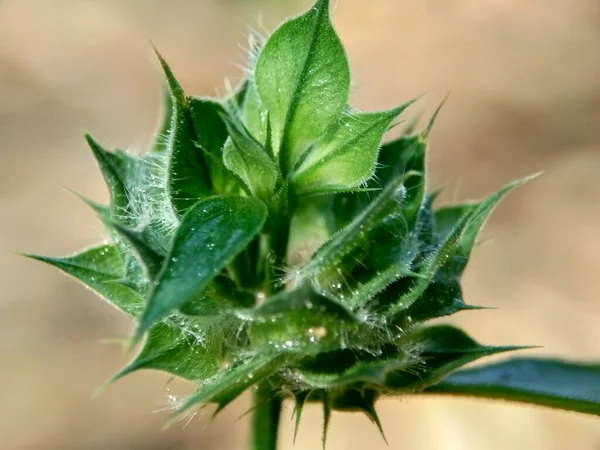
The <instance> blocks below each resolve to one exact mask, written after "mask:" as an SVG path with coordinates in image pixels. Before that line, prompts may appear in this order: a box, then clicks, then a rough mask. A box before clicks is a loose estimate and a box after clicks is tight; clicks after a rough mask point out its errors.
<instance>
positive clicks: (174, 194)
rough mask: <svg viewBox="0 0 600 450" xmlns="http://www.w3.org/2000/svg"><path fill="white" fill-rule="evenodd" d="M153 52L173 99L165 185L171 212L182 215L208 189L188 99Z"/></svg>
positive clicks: (169, 70) (205, 170)
mask: <svg viewBox="0 0 600 450" xmlns="http://www.w3.org/2000/svg"><path fill="white" fill-rule="evenodd" d="M156 54H157V56H158V59H159V60H160V64H161V65H162V68H163V70H164V72H165V76H166V78H167V83H168V85H169V90H170V93H171V97H172V100H173V117H172V125H171V128H170V130H171V132H170V135H169V140H168V143H167V149H168V158H169V166H168V181H167V187H168V192H169V196H170V199H171V204H172V206H173V210H174V212H175V213H176V214H177V215H183V214H184V213H185V211H186V210H187V209H189V208H190V207H191V206H192V205H194V204H195V203H196V202H197V201H198V200H200V199H201V198H204V197H207V196H209V195H210V193H211V192H210V191H211V189H210V184H209V181H208V173H207V169H206V167H205V166H206V164H205V161H204V158H203V156H202V152H201V151H200V150H199V149H198V148H196V145H195V144H194V137H195V136H194V131H193V127H192V123H191V120H190V115H189V111H188V107H189V105H188V98H187V97H186V96H185V93H184V92H183V89H182V88H181V86H180V84H179V82H178V81H177V80H176V79H175V76H174V75H173V72H172V71H171V68H170V67H169V66H168V64H167V63H166V61H165V60H164V59H163V58H162V56H160V54H158V52H157V53H156Z"/></svg>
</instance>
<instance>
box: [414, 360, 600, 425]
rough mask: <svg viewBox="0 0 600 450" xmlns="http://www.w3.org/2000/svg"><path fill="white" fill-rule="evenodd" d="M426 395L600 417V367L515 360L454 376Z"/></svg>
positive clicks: (465, 371)
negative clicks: (494, 400) (543, 407)
mask: <svg viewBox="0 0 600 450" xmlns="http://www.w3.org/2000/svg"><path fill="white" fill-rule="evenodd" d="M424 393H426V394H450V395H464V396H468V397H482V398H491V399H499V400H508V401H516V402H522V403H529V404H533V405H540V406H546V407H550V408H558V409H563V410H568V411H576V412H580V413H585V414H594V415H597V416H600V364H581V363H574V362H565V361H558V360H552V359H542V358H513V359H510V360H507V361H502V362H499V363H495V364H490V365H484V366H480V367H474V368H472V369H466V370H461V371H459V372H456V373H453V374H452V375H450V376H449V377H447V378H445V379H443V380H442V381H441V382H439V383H438V384H436V385H433V386H430V387H429V388H427V389H426V390H425V391H424Z"/></svg>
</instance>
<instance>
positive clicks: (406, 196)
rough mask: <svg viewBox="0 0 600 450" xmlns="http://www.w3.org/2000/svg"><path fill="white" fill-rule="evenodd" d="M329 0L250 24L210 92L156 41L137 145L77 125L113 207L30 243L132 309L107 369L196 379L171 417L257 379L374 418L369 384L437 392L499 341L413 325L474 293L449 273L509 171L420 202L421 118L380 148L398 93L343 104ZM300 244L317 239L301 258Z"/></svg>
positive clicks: (460, 263) (460, 306)
mask: <svg viewBox="0 0 600 450" xmlns="http://www.w3.org/2000/svg"><path fill="white" fill-rule="evenodd" d="M328 9H329V4H328V1H327V0H319V1H318V2H317V3H316V5H315V6H314V7H313V8H312V9H310V10H309V11H308V12H307V13H305V14H304V15H301V16H299V17H297V18H294V19H292V20H289V21H287V22H285V23H284V24H283V25H282V26H280V27H279V28H278V29H277V30H276V31H275V32H274V33H273V34H272V36H271V37H270V38H269V39H268V40H266V41H264V40H260V39H258V38H254V42H253V44H252V47H253V48H252V54H251V58H250V59H251V67H250V69H249V70H248V73H247V76H246V78H245V79H244V81H243V82H242V83H241V85H240V86H239V87H238V88H237V90H236V91H235V92H234V93H232V94H231V95H229V96H228V97H227V98H224V99H212V98H200V97H194V96H190V95H188V94H186V93H185V92H184V91H183V89H182V88H181V86H180V85H179V83H178V82H177V80H176V79H175V77H174V75H173V73H172V72H171V69H170V68H169V66H168V65H167V64H166V62H165V61H164V60H163V59H162V58H161V57H160V56H159V59H160V62H161V64H162V67H163V69H164V72H165V74H166V80H167V83H166V87H167V89H166V91H165V96H164V100H165V104H166V108H165V112H166V114H165V116H164V122H163V124H162V126H161V127H160V130H159V133H158V135H157V138H156V141H155V143H154V145H153V146H152V147H151V148H150V150H149V151H148V152H147V153H146V154H144V155H142V156H133V155H130V154H127V153H124V152H121V151H116V152H109V151H107V150H105V149H104V148H102V147H101V146H100V145H99V144H98V143H96V142H95V141H94V140H93V139H92V138H91V137H90V136H86V138H87V141H88V143H89V145H90V147H91V149H92V152H93V154H94V156H95V157H96V159H97V161H98V164H99V166H100V169H101V171H102V174H103V175H104V178H105V180H106V184H107V185H108V188H109V191H110V206H104V205H99V204H96V203H94V202H92V201H89V200H86V201H87V203H88V204H89V205H90V206H91V207H92V208H93V209H94V210H95V211H96V213H97V214H98V216H99V217H100V218H101V219H102V220H103V221H104V223H105V225H106V228H107V231H108V235H109V240H108V242H107V243H105V244H103V245H100V246H97V247H93V248H90V249H87V250H85V251H83V252H81V253H78V254H76V255H73V256H70V257H66V258H48V257H40V256H35V258H38V259H40V260H43V261H45V262H48V263H50V264H52V265H54V266H56V267H58V268H60V269H61V270H63V271H64V272H66V273H67V274H69V275H72V276H73V277H75V278H77V279H78V280H80V281H81V282H83V283H84V284H86V285H87V286H89V287H90V288H92V289H93V290H95V291H96V292H97V293H99V294H100V295H101V296H102V297H104V298H105V299H106V300H108V301H109V302H110V303H112V304H113V305H114V306H116V307H117V308H119V309H121V310H122V311H123V312H124V313H126V314H128V315H129V316H131V317H132V318H133V319H134V320H135V321H136V323H137V328H136V331H135V334H134V338H133V342H137V341H139V340H141V339H142V338H143V337H144V338H145V339H144V343H143V346H142V349H141V351H140V352H139V353H138V355H137V356H136V357H135V358H134V359H133V361H131V362H130V363H129V365H128V366H127V367H125V368H124V369H123V370H122V371H121V372H119V373H118V374H117V375H115V376H114V378H113V380H116V379H117V378H120V377H122V376H123V375H125V374H128V373H130V372H133V371H135V370H138V369H159V370H163V371H166V372H169V373H171V374H173V375H175V376H178V377H181V378H184V379H187V380H190V381H191V382H194V383H197V385H198V386H199V388H198V390H197V391H196V392H195V393H194V394H192V395H191V396H189V397H188V398H187V399H185V400H184V401H183V402H182V403H181V404H180V405H179V408H178V411H177V412H178V413H181V412H184V411H186V410H188V409H189V408H193V407H196V406H199V405H201V404H206V403H216V404H217V405H218V409H221V408H223V407H224V406H225V405H227V404H228V403H229V402H231V401H232V400H233V399H235V398H236V397H237V396H238V395H240V394H241V393H242V392H243V391H244V390H246V389H247V388H249V387H251V386H253V385H255V384H257V383H259V382H264V381H265V380H268V386H271V388H272V395H273V396H283V397H291V398H294V399H295V401H296V414H297V418H298V419H299V417H300V414H301V412H302V406H303V404H304V402H305V401H315V402H322V403H323V405H324V408H325V412H326V414H325V417H326V421H327V419H328V418H329V414H330V411H331V410H358V411H362V412H364V413H365V414H366V415H367V416H368V417H369V418H370V419H371V420H373V421H374V422H375V423H377V424H378V425H379V421H378V418H377V415H376V413H375V408H374V402H375V401H376V399H377V398H378V397H380V396H382V395H388V394H406V393H413V392H427V391H428V390H437V391H443V390H444V389H450V388H448V386H452V382H451V381H450V382H448V384H446V385H444V384H443V383H442V384H438V383H439V382H440V380H442V379H444V378H445V377H446V376H447V375H449V374H450V373H451V372H452V371H454V370H455V369H457V368H459V367H460V366H462V365H464V364H467V363H469V362H471V361H473V360H476V359H478V358H481V357H483V356H487V355H491V354H495V353H499V352H505V351H507V350H513V349H515V347H489V346H483V345H480V344H479V343H477V342H476V341H475V340H473V339H471V338H470V337H469V336H467V335H466V334H465V333H464V332H463V331H461V330H460V329H458V328H454V327H452V326H446V325H430V326H426V325H424V322H426V321H429V320H431V319H436V318H439V317H442V316H447V315H450V314H454V313H456V312H458V311H463V310H467V309H477V307H474V306H469V305H467V304H466V303H465V302H464V301H463V298H462V294H461V287H460V278H461V275H462V273H463V271H464V269H465V266H466V264H467V261H468V258H469V256H470V253H471V250H472V248H473V246H474V243H475V239H476V236H477V234H478V232H479V230H480V228H481V226H482V225H483V223H484V221H485V219H486V217H487V216H488V214H489V213H490V211H491V210H492V209H493V207H494V205H496V203H497V202H498V201H499V200H500V199H501V198H502V197H503V196H504V195H505V194H506V193H508V192H509V191H510V190H511V189H512V188H513V187H515V186H516V185H518V184H519V182H516V183H512V184H510V185H508V186H507V187H505V188H504V189H502V190H500V191H499V192H497V193H495V194H493V195H491V196H489V197H488V198H485V199H484V200H481V201H479V202H473V203H467V204H460V205H456V206H448V207H442V208H438V209H433V207H432V203H433V201H434V198H435V194H433V195H428V194H427V193H426V180H425V152H426V148H427V141H428V138H429V134H430V131H431V125H432V124H433V119H432V120H431V122H430V124H429V125H428V126H427V127H426V128H425V129H424V130H423V131H420V132H414V131H413V130H412V127H408V129H406V130H405V132H404V134H403V135H402V136H401V137H400V138H398V139H396V140H393V141H391V142H387V143H384V144H383V145H381V142H382V138H383V136H384V134H385V133H386V132H387V131H388V130H389V129H390V128H391V127H392V126H394V125H395V124H396V123H397V120H398V117H399V115H400V114H401V113H402V112H403V111H404V110H405V109H406V108H407V107H408V106H409V105H410V103H411V102H408V103H406V104H403V105H401V106H399V107H397V108H394V109H391V110H388V111H379V112H361V111H357V110H356V109H354V108H352V107H350V106H349V105H348V103H347V102H348V95H349V86H350V76H349V68H348V62H347V59H346V55H345V53H344V49H343V47H342V44H341V43H340V41H339V39H338V37H337V35H336V34H335V32H334V30H333V28H332V26H331V22H330V19H329V11H328ZM436 114H437V113H436ZM434 117H435V116H434ZM303 242H304V243H305V242H311V243H313V244H314V243H315V242H317V243H318V244H322V245H320V247H318V249H316V250H314V249H313V250H314V251H313V252H312V256H310V257H308V258H305V259H304V260H301V258H298V254H297V253H298V252H297V251H295V250H294V249H297V248H299V247H302V245H301V244H302V243H303ZM308 247H309V248H310V245H309V246H308ZM304 248H305V250H306V246H305V247H304ZM300 253H302V252H300ZM515 364H516V363H515ZM461 374H462V372H461V373H459V374H458V378H455V379H456V380H458V381H457V382H458V383H459V384H460V380H461V378H460V377H461V376H462V375H461ZM463 377H464V376H463ZM449 380H453V378H452V377H450V379H449ZM529 388H531V387H529ZM515 389H518V387H515ZM450 390H451V389H450ZM458 390H459V389H458ZM475 394H476V393H475ZM547 403H548V404H550V403H551V402H547ZM551 406H552V405H551ZM553 406H556V405H553ZM563 407H564V405H563ZM572 409H577V408H575V407H573V408H572ZM596 413H597V411H596Z"/></svg>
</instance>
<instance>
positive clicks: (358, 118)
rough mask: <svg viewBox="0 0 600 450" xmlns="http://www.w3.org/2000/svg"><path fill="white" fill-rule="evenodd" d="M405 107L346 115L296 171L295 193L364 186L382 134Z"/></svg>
mask: <svg viewBox="0 0 600 450" xmlns="http://www.w3.org/2000/svg"><path fill="white" fill-rule="evenodd" d="M405 107H406V106H401V107H398V108H395V109H393V110H390V111H382V112H374V113H360V112H353V111H345V112H344V113H343V114H342V117H341V119H340V120H339V123H338V124H337V125H336V126H335V127H334V128H333V129H332V130H331V131H329V132H328V133H327V134H326V135H325V136H324V137H323V138H322V139H320V140H319V141H318V142H317V143H316V144H315V145H314V146H313V147H311V148H310V150H309V151H308V155H307V156H306V157H305V158H304V160H303V161H302V162H301V163H300V164H299V166H298V168H297V169H295V171H294V173H293V175H292V184H293V186H294V190H295V192H296V193H297V194H300V195H301V194H311V193H315V192H327V191H335V190H339V189H348V188H352V187H355V186H358V185H360V184H362V183H364V182H366V180H368V179H369V178H370V177H371V175H373V171H374V169H375V161H376V160H377V152H378V151H379V145H380V144H381V139H382V137H383V135H384V133H385V132H386V131H387V130H388V127H389V126H390V124H391V122H392V121H393V120H394V119H395V118H396V117H398V115H399V114H400V113H401V112H402V111H403V110H404V109H405Z"/></svg>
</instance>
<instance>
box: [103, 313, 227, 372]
mask: <svg viewBox="0 0 600 450" xmlns="http://www.w3.org/2000/svg"><path fill="white" fill-rule="evenodd" d="M221 342H222V340H220V339H219V338H218V337H217V336H211V339H210V342H208V343H206V342H199V340H198V338H197V337H196V336H194V335H193V334H191V333H186V332H185V331H184V330H183V329H182V328H181V327H180V326H177V325H169V324H165V323H159V324H157V325H155V326H154V327H152V328H151V329H150V331H149V332H148V337H147V338H146V340H145V341H144V344H143V347H142V349H141V351H140V352H139V353H138V354H137V356H136V357H135V358H134V359H133V360H132V361H131V362H130V363H129V364H128V365H127V366H126V367H125V368H123V369H122V370H120V371H119V372H118V373H117V374H116V375H115V376H113V377H112V379H111V382H113V381H116V380H118V379H119V378H122V377H124V376H125V375H128V374H130V373H131V372H135V371H136V370H140V369H155V370H161V371H164V372H168V373H170V374H172V375H175V376H178V377H181V378H184V379H186V380H190V381H203V380H206V379H207V378H209V377H212V376H213V375H215V374H216V373H217V371H218V370H219V366H220V357H221V348H220V346H219V345H218V344H220V343H221Z"/></svg>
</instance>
